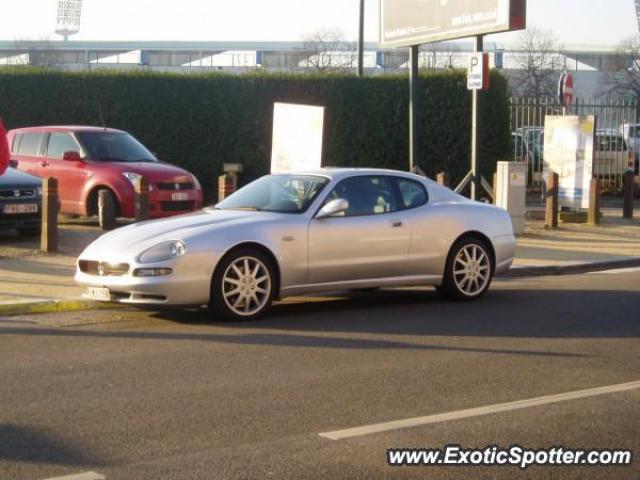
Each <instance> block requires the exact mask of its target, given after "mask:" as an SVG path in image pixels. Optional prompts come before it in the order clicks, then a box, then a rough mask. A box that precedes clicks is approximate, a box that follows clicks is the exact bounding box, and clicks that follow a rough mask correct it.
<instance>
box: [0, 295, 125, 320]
mask: <svg viewBox="0 0 640 480" xmlns="http://www.w3.org/2000/svg"><path fill="white" fill-rule="evenodd" d="M116 306H117V305H113V304H108V303H100V302H94V301H91V300H84V299H73V298H72V299H66V300H54V299H51V300H36V301H26V302H15V303H0V316H2V315H29V314H37V313H57V312H77V311H82V310H96V309H104V308H114V307H116Z"/></svg>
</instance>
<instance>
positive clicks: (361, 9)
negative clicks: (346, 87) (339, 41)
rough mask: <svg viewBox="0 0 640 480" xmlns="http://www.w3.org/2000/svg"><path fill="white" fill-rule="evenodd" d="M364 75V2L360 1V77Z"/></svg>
mask: <svg viewBox="0 0 640 480" xmlns="http://www.w3.org/2000/svg"><path fill="white" fill-rule="evenodd" d="M363 73H364V0H360V28H359V30H358V76H359V77H362V75H363Z"/></svg>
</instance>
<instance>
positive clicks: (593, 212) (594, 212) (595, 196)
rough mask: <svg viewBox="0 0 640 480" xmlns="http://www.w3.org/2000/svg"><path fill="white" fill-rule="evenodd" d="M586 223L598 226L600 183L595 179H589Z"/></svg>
mask: <svg viewBox="0 0 640 480" xmlns="http://www.w3.org/2000/svg"><path fill="white" fill-rule="evenodd" d="M588 223H589V225H598V224H599V223H600V181H599V180H598V179H597V178H592V179H591V189H590V191H589V219H588Z"/></svg>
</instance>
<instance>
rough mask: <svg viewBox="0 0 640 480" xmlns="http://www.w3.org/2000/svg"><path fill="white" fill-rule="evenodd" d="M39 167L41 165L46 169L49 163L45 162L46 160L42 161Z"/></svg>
mask: <svg viewBox="0 0 640 480" xmlns="http://www.w3.org/2000/svg"><path fill="white" fill-rule="evenodd" d="M40 165H42V166H43V167H48V166H49V162H47V161H46V160H43V161H42V162H40Z"/></svg>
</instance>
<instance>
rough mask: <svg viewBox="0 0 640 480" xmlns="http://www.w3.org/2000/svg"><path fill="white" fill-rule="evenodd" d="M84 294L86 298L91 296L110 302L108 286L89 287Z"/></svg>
mask: <svg viewBox="0 0 640 480" xmlns="http://www.w3.org/2000/svg"><path fill="white" fill-rule="evenodd" d="M83 296H84V297H85V298H89V299H91V300H98V301H101V302H110V301H111V294H110V293H109V289H108V288H101V287H87V288H86V289H85V291H84V294H83Z"/></svg>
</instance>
